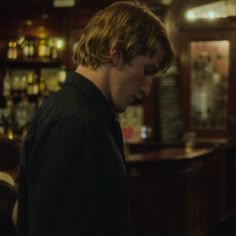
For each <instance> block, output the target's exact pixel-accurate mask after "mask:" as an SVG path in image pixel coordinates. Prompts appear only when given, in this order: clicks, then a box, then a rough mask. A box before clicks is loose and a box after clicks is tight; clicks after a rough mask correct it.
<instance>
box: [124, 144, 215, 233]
mask: <svg viewBox="0 0 236 236" xmlns="http://www.w3.org/2000/svg"><path fill="white" fill-rule="evenodd" d="M211 155H212V151H211V150H210V149H198V150H195V151H194V152H193V153H192V154H186V153H185V151H184V149H183V148H167V149H161V150H160V151H156V152H153V153H146V154H136V155H131V156H128V157H127V168H128V174H129V183H130V195H131V196H130V198H131V200H130V202H131V203H130V204H131V228H132V235H138V236H144V235H150V236H152V235H165V236H169V235H170V236H173V235H174V236H195V235H198V236H201V235H206V232H207V229H208V225H207V224H208V218H207V217H208V194H207V193H208V192H207V184H208V183H207V181H206V178H207V170H208V162H207V160H208V157H210V156H211Z"/></svg>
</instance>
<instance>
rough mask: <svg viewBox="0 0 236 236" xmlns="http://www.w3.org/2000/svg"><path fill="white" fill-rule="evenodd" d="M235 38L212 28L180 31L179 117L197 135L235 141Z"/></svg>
mask: <svg viewBox="0 0 236 236" xmlns="http://www.w3.org/2000/svg"><path fill="white" fill-rule="evenodd" d="M225 23H226V22H225ZM199 27H200V26H199ZM209 27H210V26H209ZM215 27H216V25H215ZM209 31H210V32H209ZM235 37H236V34H235V31H234V30H233V29H217V28H213V27H212V26H211V28H208V27H206V26H205V27H201V29H200V28H192V29H189V28H186V29H184V28H183V29H182V30H181V31H180V42H181V43H180V51H181V53H180V71H181V73H180V76H181V89H182V91H183V93H182V94H184V95H183V96H182V114H183V119H184V124H185V127H186V129H189V130H194V131H195V132H196V133H197V134H198V136H201V137H218V138H225V139H229V140H231V141H232V142H234V140H235V131H236V122H235V115H236V106H235V102H234V100H235V99H234V95H233V90H234V88H235V80H234V75H235V74H236V71H235V67H234V66H233V65H234V64H235V63H236V60H235V57H234V56H233V55H234V54H235V53H236V52H235V48H236V47H235Z"/></svg>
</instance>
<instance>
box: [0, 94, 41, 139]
mask: <svg viewBox="0 0 236 236" xmlns="http://www.w3.org/2000/svg"><path fill="white" fill-rule="evenodd" d="M43 99H45V98H44V97H38V98H37V99H36V100H34V101H31V100H29V98H28V97H27V96H22V97H21V98H20V99H18V100H17V101H16V100H14V99H13V97H11V96H9V97H6V98H5V102H4V105H3V107H1V108H0V136H7V137H8V138H17V139H22V138H23V137H24V135H25V133H26V131H27V128H28V125H29V124H30V122H31V119H32V117H33V114H34V112H35V110H36V109H38V107H39V106H40V105H41V103H42V101H43ZM2 104H3V103H2Z"/></svg>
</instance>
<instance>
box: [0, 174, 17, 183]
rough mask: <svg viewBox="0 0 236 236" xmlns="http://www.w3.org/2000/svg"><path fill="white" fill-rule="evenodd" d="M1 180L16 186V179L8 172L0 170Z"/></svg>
mask: <svg viewBox="0 0 236 236" xmlns="http://www.w3.org/2000/svg"><path fill="white" fill-rule="evenodd" d="M0 180H2V181H4V182H6V183H8V184H10V185H12V186H14V185H15V181H14V179H13V178H12V177H11V175H9V174H8V173H6V172H2V171H0Z"/></svg>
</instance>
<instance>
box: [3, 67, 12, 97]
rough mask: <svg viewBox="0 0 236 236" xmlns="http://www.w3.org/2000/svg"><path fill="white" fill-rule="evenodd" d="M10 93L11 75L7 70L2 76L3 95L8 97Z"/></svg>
mask: <svg viewBox="0 0 236 236" xmlns="http://www.w3.org/2000/svg"><path fill="white" fill-rule="evenodd" d="M10 95H11V77H10V73H9V71H8V70H7V71H6V73H5V76H4V78H3V96H5V97H8V96H10Z"/></svg>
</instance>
